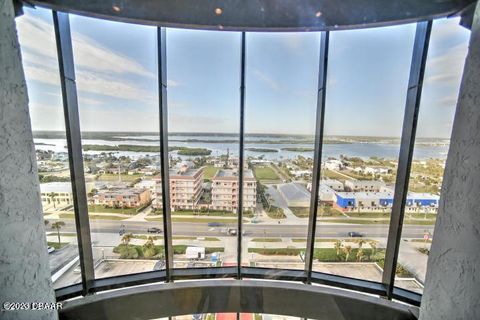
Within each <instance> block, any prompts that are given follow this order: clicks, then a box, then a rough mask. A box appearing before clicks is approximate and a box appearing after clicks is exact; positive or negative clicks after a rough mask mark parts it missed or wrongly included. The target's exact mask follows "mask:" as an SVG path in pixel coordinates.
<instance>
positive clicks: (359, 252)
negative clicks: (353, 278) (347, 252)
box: [357, 249, 364, 262]
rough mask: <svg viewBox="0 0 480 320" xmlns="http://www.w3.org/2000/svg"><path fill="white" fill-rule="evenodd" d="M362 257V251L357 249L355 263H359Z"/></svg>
mask: <svg viewBox="0 0 480 320" xmlns="http://www.w3.org/2000/svg"><path fill="white" fill-rule="evenodd" d="M363 256H364V253H363V249H358V252H357V262H361V261H362V258H363Z"/></svg>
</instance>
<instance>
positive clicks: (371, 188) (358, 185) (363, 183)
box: [345, 180, 385, 192]
mask: <svg viewBox="0 0 480 320" xmlns="http://www.w3.org/2000/svg"><path fill="white" fill-rule="evenodd" d="M383 187H385V183H384V182H382V181H374V180H346V181H345V190H348V191H351V192H361V191H364V192H379V191H381V190H382V188H383Z"/></svg>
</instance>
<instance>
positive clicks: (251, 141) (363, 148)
mask: <svg viewBox="0 0 480 320" xmlns="http://www.w3.org/2000/svg"><path fill="white" fill-rule="evenodd" d="M111 137H112V138H115V139H116V140H108V138H106V137H105V134H103V135H102V138H103V139H83V140H82V143H83V144H84V145H86V144H94V145H109V146H115V145H120V144H129V145H146V146H147V145H148V146H155V145H158V143H159V137H158V136H155V135H149V134H143V135H128V134H119V133H112V134H111ZM307 138H309V137H301V138H298V137H291V136H290V137H289V136H280V135H270V136H269V135H249V136H247V137H245V140H246V144H245V147H246V148H264V149H275V150H277V151H278V152H257V151H249V150H246V151H245V154H246V156H247V157H248V156H252V157H259V156H263V157H264V159H269V160H281V159H294V158H296V157H297V156H299V155H301V156H304V157H309V158H312V157H313V152H297V151H286V150H282V148H302V147H303V148H312V149H313V143H289V141H298V140H296V139H302V140H300V141H304V139H307ZM120 139H125V140H120ZM192 139H195V140H208V141H223V140H235V141H237V140H238V136H235V135H213V134H202V135H198V134H192V135H187V134H180V135H175V134H173V135H170V137H169V146H184V147H191V148H207V149H209V150H212V153H211V155H212V156H220V155H222V154H226V153H227V150H228V151H229V152H230V155H232V156H238V142H225V143H223V142H222V143H214V142H198V141H188V140H192ZM34 140H35V143H37V144H36V148H37V149H39V150H52V151H54V152H67V149H66V144H67V142H66V140H65V139H59V138H51V139H47V138H35V139H34ZM349 140H353V141H354V142H352V143H348V144H346V143H327V144H324V145H323V158H324V159H326V158H327V157H334V158H339V157H340V155H345V156H350V157H361V158H368V157H372V156H376V157H380V158H386V159H396V158H398V153H399V150H400V146H399V143H398V140H396V139H390V140H385V139H382V138H378V139H371V141H369V142H365V141H363V142H358V141H357V142H355V140H354V138H353V139H352V138H349ZM359 140H360V139H359ZM265 141H277V142H278V141H282V142H284V143H265ZM420 142H421V143H417V144H416V146H415V154H414V158H415V159H428V158H438V159H444V158H446V155H447V152H448V144H447V143H446V141H445V140H435V141H433V140H432V141H431V142H425V141H420ZM38 143H43V144H48V145H42V144H38ZM105 152H108V151H105ZM84 153H85V154H99V153H102V151H86V152H84ZM114 154H115V155H117V156H122V155H123V156H130V157H133V158H138V157H141V156H144V155H147V154H148V155H153V154H154V153H152V152H132V151H119V152H114ZM172 154H173V155H176V152H172ZM181 158H184V159H188V158H191V157H188V156H181Z"/></svg>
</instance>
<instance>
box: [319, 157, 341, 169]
mask: <svg viewBox="0 0 480 320" xmlns="http://www.w3.org/2000/svg"><path fill="white" fill-rule="evenodd" d="M323 167H324V168H326V169H329V170H340V169H341V168H342V167H343V163H342V161H340V160H337V159H330V160H327V161H325V163H324V164H323Z"/></svg>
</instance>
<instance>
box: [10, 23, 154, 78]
mask: <svg viewBox="0 0 480 320" xmlns="http://www.w3.org/2000/svg"><path fill="white" fill-rule="evenodd" d="M17 25H18V29H19V31H20V32H19V34H20V41H21V44H22V49H25V50H26V51H28V52H31V53H34V54H35V55H36V56H37V57H40V56H41V57H43V58H48V59H56V45H55V37H54V30H53V26H52V25H51V24H49V23H47V22H46V21H44V20H42V19H40V18H37V17H34V16H32V15H25V16H24V17H22V18H21V19H19V21H18V23H17ZM72 42H73V48H74V55H75V67H76V68H85V69H89V70H95V71H96V72H105V73H112V74H125V73H131V74H136V75H139V76H144V77H149V78H154V77H156V75H155V74H154V73H152V72H150V71H149V70H147V69H145V67H143V66H142V65H141V64H139V63H138V62H136V61H135V60H133V59H131V58H129V57H127V56H125V55H123V54H121V53H119V52H115V51H113V50H110V49H108V48H106V47H104V46H103V45H102V44H100V43H98V42H97V41H95V40H93V39H91V38H89V37H86V36H84V35H82V34H80V33H78V32H75V31H72Z"/></svg>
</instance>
